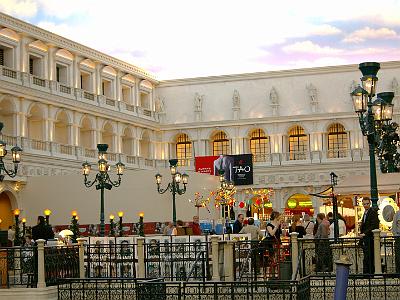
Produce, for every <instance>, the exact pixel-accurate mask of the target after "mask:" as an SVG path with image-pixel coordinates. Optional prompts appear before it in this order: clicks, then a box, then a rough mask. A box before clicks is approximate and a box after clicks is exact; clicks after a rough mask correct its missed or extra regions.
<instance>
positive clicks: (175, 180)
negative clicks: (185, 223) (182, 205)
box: [156, 159, 189, 225]
mask: <svg viewBox="0 0 400 300" xmlns="http://www.w3.org/2000/svg"><path fill="white" fill-rule="evenodd" d="M177 164H178V160H177V159H170V160H169V169H170V171H171V177H172V181H171V182H169V183H168V185H167V187H166V188H165V189H163V188H161V179H162V176H161V174H156V184H157V191H158V193H159V194H164V193H165V192H166V191H170V192H171V193H172V221H173V223H174V225H176V203H175V196H176V194H178V195H183V194H184V193H185V192H186V185H187V183H188V179H189V175H187V174H185V173H184V174H181V173H179V172H177ZM181 182H182V183H183V188H181V187H180V183H181Z"/></svg>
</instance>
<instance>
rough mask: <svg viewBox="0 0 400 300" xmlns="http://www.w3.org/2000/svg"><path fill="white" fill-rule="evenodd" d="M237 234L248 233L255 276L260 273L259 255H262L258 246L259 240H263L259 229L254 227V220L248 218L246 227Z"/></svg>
mask: <svg viewBox="0 0 400 300" xmlns="http://www.w3.org/2000/svg"><path fill="white" fill-rule="evenodd" d="M239 233H243V234H248V233H250V236H251V249H252V250H251V251H252V253H251V254H252V258H253V259H254V262H253V267H254V270H255V272H256V274H259V273H260V261H261V257H262V256H261V255H262V254H263V252H264V251H263V247H261V245H260V239H262V238H263V234H262V233H261V231H260V228H258V227H257V226H256V225H254V219H253V218H249V219H248V223H247V225H246V226H244V227H243V228H242V230H240V232H239Z"/></svg>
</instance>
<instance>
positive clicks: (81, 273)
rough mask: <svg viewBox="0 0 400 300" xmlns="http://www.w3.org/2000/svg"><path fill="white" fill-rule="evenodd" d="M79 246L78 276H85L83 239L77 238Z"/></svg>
mask: <svg viewBox="0 0 400 300" xmlns="http://www.w3.org/2000/svg"><path fill="white" fill-rule="evenodd" d="M76 240H77V241H78V246H79V278H85V256H84V253H85V244H84V243H85V239H84V238H77V239H76Z"/></svg>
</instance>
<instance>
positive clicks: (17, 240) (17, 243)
mask: <svg viewBox="0 0 400 300" xmlns="http://www.w3.org/2000/svg"><path fill="white" fill-rule="evenodd" d="M20 213H21V211H20V210H19V209H18V208H16V209H14V217H15V237H14V246H21V233H20V231H19V230H20V229H19V215H20Z"/></svg>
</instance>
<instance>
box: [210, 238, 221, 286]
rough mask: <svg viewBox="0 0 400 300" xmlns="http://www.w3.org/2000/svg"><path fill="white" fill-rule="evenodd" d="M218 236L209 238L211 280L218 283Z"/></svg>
mask: <svg viewBox="0 0 400 300" xmlns="http://www.w3.org/2000/svg"><path fill="white" fill-rule="evenodd" d="M218 241H219V236H218V235H212V236H211V251H212V280H213V281H220V277H219V253H218Z"/></svg>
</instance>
